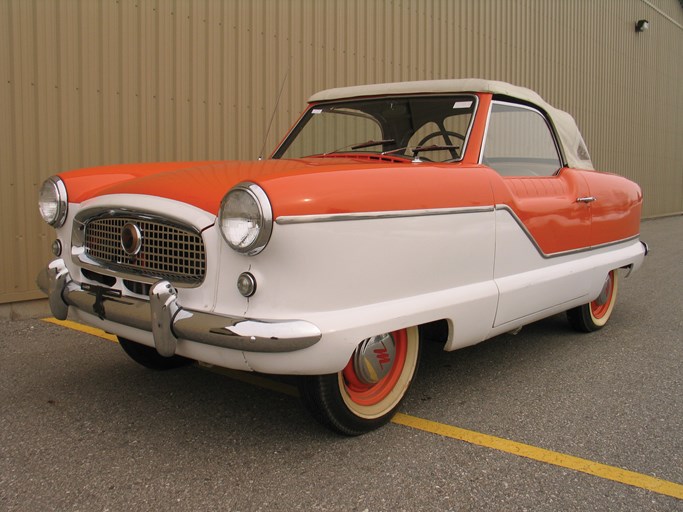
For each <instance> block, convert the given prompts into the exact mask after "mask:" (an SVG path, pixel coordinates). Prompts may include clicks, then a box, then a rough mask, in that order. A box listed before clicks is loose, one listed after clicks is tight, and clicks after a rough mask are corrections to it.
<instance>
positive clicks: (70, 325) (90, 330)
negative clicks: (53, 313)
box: [43, 318, 119, 343]
mask: <svg viewBox="0 0 683 512" xmlns="http://www.w3.org/2000/svg"><path fill="white" fill-rule="evenodd" d="M43 321H44V322H50V323H51V324H56V325H61V326H62V327H66V328H67V329H73V330H74V331H80V332H84V333H87V334H92V335H93V336H97V337H99V338H104V339H105V340H109V341H113V342H114V343H118V342H119V340H118V339H117V338H116V336H114V335H113V334H109V333H108V332H105V331H103V330H102V329H96V328H95V327H90V326H88V325H83V324H79V323H77V322H72V321H71V320H57V319H56V318H43Z"/></svg>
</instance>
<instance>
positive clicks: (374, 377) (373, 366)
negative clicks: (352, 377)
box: [353, 333, 396, 384]
mask: <svg viewBox="0 0 683 512" xmlns="http://www.w3.org/2000/svg"><path fill="white" fill-rule="evenodd" d="M395 359H396V342H395V341H394V338H393V337H392V336H391V334H388V333H387V334H380V335H379V336H373V337H372V338H368V339H366V340H363V342H361V344H360V345H358V347H357V348H356V351H355V352H354V353H353V369H354V371H355V373H356V376H357V377H358V379H359V380H360V381H361V382H362V383H363V384H376V383H377V382H379V381H380V380H382V378H384V377H385V376H386V375H387V374H388V373H389V370H391V367H392V366H393V364H394V361H395Z"/></svg>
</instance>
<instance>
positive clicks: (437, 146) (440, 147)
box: [411, 144, 460, 156]
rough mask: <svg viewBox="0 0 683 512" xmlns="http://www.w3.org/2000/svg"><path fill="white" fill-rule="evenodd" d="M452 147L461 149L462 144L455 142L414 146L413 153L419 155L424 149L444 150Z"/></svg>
mask: <svg viewBox="0 0 683 512" xmlns="http://www.w3.org/2000/svg"><path fill="white" fill-rule="evenodd" d="M451 149H460V146H455V145H453V144H432V145H431V146H416V147H414V148H412V150H411V151H412V152H413V155H415V156H417V155H418V154H419V153H421V152H422V151H444V150H451Z"/></svg>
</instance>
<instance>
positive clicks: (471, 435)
mask: <svg viewBox="0 0 683 512" xmlns="http://www.w3.org/2000/svg"><path fill="white" fill-rule="evenodd" d="M392 422H393V423H396V424H398V425H403V426H406V427H410V428H414V429H417V430H422V431H425V432H430V433H432V434H437V435H440V436H444V437H449V438H451V439H457V440H459V441H465V442H466V443H470V444H475V445H477V446H484V447H486V448H491V449H493V450H498V451H501V452H506V453H511V454H512V455H517V456H519V457H525V458H527V459H532V460H536V461H539V462H545V463H546V464H552V465H554V466H560V467H563V468H567V469H571V470H573V471H580V472H582V473H587V474H589V475H593V476H597V477H600V478H604V479H606V480H612V481H614V482H619V483H622V484H626V485H631V486H633V487H639V488H641V489H646V490H648V491H652V492H655V493H657V494H663V495H665V496H671V497H673V498H678V499H683V485H681V484H677V483H674V482H669V481H666V480H661V479H659V478H654V477H651V476H648V475H643V474H641V473H636V472H634V471H628V470H626V469H621V468H617V467H614V466H608V465H607V464H601V463H599V462H594V461H591V460H587V459H582V458H580V457H574V456H572V455H566V454H564V453H559V452H554V451H551V450H545V449H543V448H537V447H536V446H531V445H528V444H523V443H518V442H516V441H509V440H507V439H503V438H501V437H495V436H490V435H487V434H482V433H480V432H475V431H473V430H466V429H463V428H459V427H453V426H451V425H445V424H443V423H437V422H435V421H430V420H425V419H422V418H417V417H415V416H410V415H408V414H402V413H398V414H396V416H394V418H393V420H392Z"/></svg>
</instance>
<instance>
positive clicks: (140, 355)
mask: <svg viewBox="0 0 683 512" xmlns="http://www.w3.org/2000/svg"><path fill="white" fill-rule="evenodd" d="M118 338H119V345H121V348H122V349H123V351H124V352H125V353H126V354H128V357H130V358H131V359H132V360H133V361H135V362H136V363H138V364H141V365H142V366H144V367H145V368H149V369H151V370H172V369H174V368H180V367H182V366H187V365H189V364H192V362H193V361H192V359H188V358H186V357H182V356H171V357H164V356H162V355H160V354H159V352H157V351H156V349H154V348H152V347H148V346H147V345H143V344H142V343H138V342H136V341H131V340H129V339H126V338H122V337H121V336H118Z"/></svg>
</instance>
